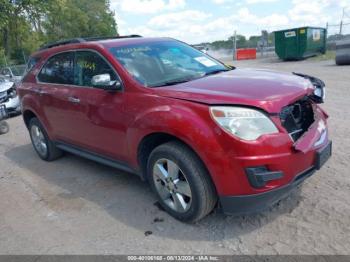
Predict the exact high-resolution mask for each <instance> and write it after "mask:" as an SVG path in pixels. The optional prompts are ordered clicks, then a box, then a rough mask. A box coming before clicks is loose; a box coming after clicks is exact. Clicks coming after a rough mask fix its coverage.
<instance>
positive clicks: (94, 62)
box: [74, 51, 118, 87]
mask: <svg viewBox="0 0 350 262" xmlns="http://www.w3.org/2000/svg"><path fill="white" fill-rule="evenodd" d="M75 59H76V66H75V74H74V83H75V85H79V86H90V87H92V84H91V79H92V77H93V76H95V75H102V74H109V75H110V76H111V81H115V80H117V79H118V77H117V75H116V73H115V72H114V71H113V69H112V67H111V66H110V65H109V64H108V63H107V62H106V61H105V60H104V59H103V58H102V57H101V56H100V55H98V54H97V53H95V52H91V51H78V52H76V58H75Z"/></svg>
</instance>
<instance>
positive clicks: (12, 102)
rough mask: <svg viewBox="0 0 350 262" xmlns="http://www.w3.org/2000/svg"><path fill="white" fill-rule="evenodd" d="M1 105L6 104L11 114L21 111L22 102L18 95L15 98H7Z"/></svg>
mask: <svg viewBox="0 0 350 262" xmlns="http://www.w3.org/2000/svg"><path fill="white" fill-rule="evenodd" d="M0 105H4V106H5V107H6V110H7V112H8V113H9V114H19V113H20V112H21V103H20V99H19V97H18V96H16V97H14V98H7V99H6V100H4V101H3V102H0Z"/></svg>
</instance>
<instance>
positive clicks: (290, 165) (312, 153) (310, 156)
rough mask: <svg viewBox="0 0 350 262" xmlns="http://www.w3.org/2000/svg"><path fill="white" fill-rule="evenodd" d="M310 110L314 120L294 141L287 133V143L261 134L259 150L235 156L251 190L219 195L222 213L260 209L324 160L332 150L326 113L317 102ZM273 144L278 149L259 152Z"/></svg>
mask: <svg viewBox="0 0 350 262" xmlns="http://www.w3.org/2000/svg"><path fill="white" fill-rule="evenodd" d="M314 110H315V111H314V114H315V120H314V122H313V123H312V124H311V125H310V126H309V128H308V129H307V131H305V132H304V133H303V134H302V135H301V136H300V137H299V138H298V139H297V140H296V141H293V139H292V137H290V142H289V144H288V143H287V142H285V143H284V145H283V144H279V142H278V140H276V139H277V137H275V139H273V138H272V137H269V138H265V140H262V141H264V142H266V143H265V147H263V146H262V148H261V152H262V154H260V155H258V154H256V155H254V156H239V157H236V160H237V161H238V163H239V165H240V166H241V167H242V168H243V172H242V173H244V176H245V177H246V179H247V180H248V183H249V185H250V188H251V190H250V191H251V193H245V194H238V195H236V194H227V195H221V196H220V204H221V207H222V209H223V211H224V213H227V214H235V215H242V214H249V213H255V212H258V211H261V210H264V209H266V208H267V207H270V206H271V205H273V204H274V203H276V202H278V201H279V200H281V199H283V198H284V197H286V196H287V195H288V194H289V193H290V191H292V190H293V189H294V188H295V187H296V186H298V185H299V184H301V183H302V182H303V181H304V180H305V179H307V178H308V177H310V176H311V175H313V174H314V173H315V171H317V170H318V169H320V168H321V167H322V166H323V165H324V164H325V163H326V161H327V160H328V159H329V158H330V157H331V154H332V142H331V141H330V140H329V139H328V129H327V122H326V120H327V118H328V115H327V114H326V113H325V112H324V111H323V110H322V109H321V108H320V107H319V106H315V107H314ZM276 145H279V146H280V149H281V152H280V153H278V152H277V150H276V153H275V154H265V155H264V154H263V148H265V150H266V151H265V152H269V151H271V150H272V149H273V148H276ZM255 146H256V145H255ZM283 148H284V149H283ZM256 152H258V151H256ZM242 175H243V174H242Z"/></svg>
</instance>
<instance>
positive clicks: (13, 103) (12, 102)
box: [0, 77, 21, 115]
mask: <svg viewBox="0 0 350 262" xmlns="http://www.w3.org/2000/svg"><path fill="white" fill-rule="evenodd" d="M0 105H4V106H5V107H6V110H7V112H8V114H10V115H11V114H19V113H21V104H20V100H19V97H18V95H17V91H16V85H15V83H14V82H12V81H9V80H8V79H6V78H4V77H0Z"/></svg>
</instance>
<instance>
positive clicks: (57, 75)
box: [38, 52, 74, 85]
mask: <svg viewBox="0 0 350 262" xmlns="http://www.w3.org/2000/svg"><path fill="white" fill-rule="evenodd" d="M73 61H74V54H73V53H72V52H69V53H61V54H58V55H55V56H53V57H51V58H50V59H49V60H48V61H47V62H46V64H45V65H44V67H43V68H42V69H41V71H40V73H39V75H38V79H39V81H40V82H45V83H54V84H66V85H72V84H73V83H74V65H73Z"/></svg>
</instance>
